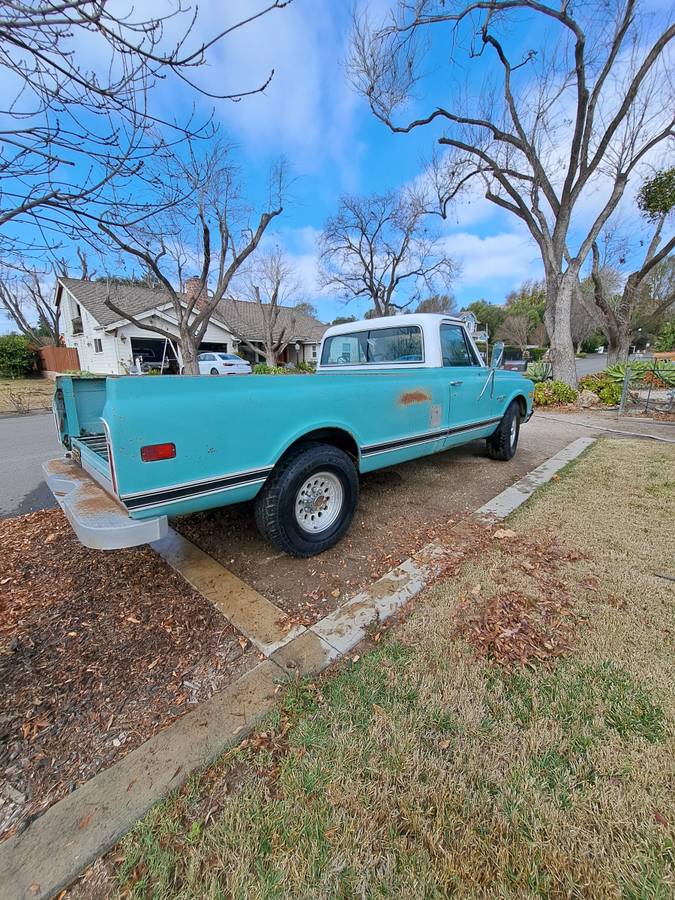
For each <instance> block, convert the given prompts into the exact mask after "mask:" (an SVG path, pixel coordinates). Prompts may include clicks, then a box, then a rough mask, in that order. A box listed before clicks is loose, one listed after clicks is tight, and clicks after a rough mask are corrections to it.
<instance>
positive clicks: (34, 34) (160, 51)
mask: <svg viewBox="0 0 675 900" xmlns="http://www.w3.org/2000/svg"><path fill="white" fill-rule="evenodd" d="M289 2H290V0H267V3H266V5H265V0H262V2H261V6H260V8H259V10H258V11H257V12H256V11H254V12H253V13H252V14H250V15H248V16H246V18H242V19H241V20H240V21H236V20H235V21H231V22H229V23H225V24H224V25H223V27H222V30H221V31H220V32H218V33H215V34H211V35H209V36H208V37H207V38H206V39H199V38H198V37H197V35H198V33H199V24H200V22H201V18H200V14H199V12H198V10H197V9H196V7H195V8H194V9H192V8H191V7H190V6H188V5H187V3H185V2H184V0H177V2H176V3H174V4H172V5H171V8H170V9H168V8H167V9H166V11H165V12H161V11H160V12H158V11H157V8H158V7H159V6H160V4H154V5H153V7H152V15H150V13H148V14H147V15H144V14H143V12H139V11H138V8H137V7H135V6H133V5H129V4H127V5H125V4H121V5H120V4H113V3H108V2H105V0H68V2H63V0H40V2H34V0H13V2H11V3H3V4H2V6H1V7H0V74H1V75H2V83H3V104H2V107H3V109H2V112H3V120H4V121H3V127H2V131H1V132H0V155H1V157H2V166H1V167H0V247H1V248H2V250H3V251H4V253H5V255H6V254H7V252H8V251H9V250H14V251H15V252H16V251H21V250H26V249H30V248H31V247H34V246H35V243H36V241H37V242H38V243H39V245H41V246H43V245H44V243H47V244H48V245H49V244H52V243H53V242H54V241H56V242H58V231H59V230H61V229H63V228H67V227H68V225H69V223H70V224H72V222H73V218H72V216H73V212H85V213H87V214H91V212H92V208H95V209H96V215H98V216H99V217H100V216H102V215H104V214H107V213H108V212H114V203H115V202H116V201H117V199H118V197H119V190H120V188H121V187H122V185H125V186H126V188H128V192H127V197H126V202H127V208H128V209H131V207H132V206H133V205H134V204H135V202H136V198H137V195H138V194H139V193H142V189H143V187H144V186H145V184H146V183H147V175H146V167H147V165H148V163H149V162H150V161H152V160H153V159H154V158H155V157H156V156H157V154H158V153H161V152H163V151H164V150H165V149H166V147H167V146H175V145H176V143H177V142H180V141H181V140H183V139H185V138H186V137H189V138H195V137H210V136H212V135H213V132H214V129H213V126H212V122H211V116H209V115H206V117H205V119H204V120H203V121H202V122H201V123H197V122H195V120H194V118H193V113H191V114H190V115H188V116H187V117H186V118H185V119H183V121H178V120H177V119H173V118H172V117H170V116H166V115H165V113H164V109H163V108H162V106H161V101H160V102H159V103H156V102H155V97H154V95H155V93H156V91H157V90H158V87H159V85H160V84H161V83H162V82H167V81H168V82H169V83H174V84H175V85H176V86H177V87H178V88H179V89H181V90H185V89H186V88H188V89H189V90H191V92H192V93H193V94H195V95H200V94H201V95H203V96H207V97H209V98H213V99H218V100H231V101H237V100H240V99H241V98H242V97H245V96H247V95H249V94H253V93H258V92H260V91H262V90H263V89H264V87H265V86H266V85H267V84H268V83H269V81H270V79H271V77H272V74H273V72H272V73H269V74H268V75H267V76H265V78H264V79H263V83H260V84H258V85H254V86H252V87H246V86H243V85H236V86H234V85H233V86H232V89H231V90H224V91H223V92H222V93H221V94H220V95H216V94H214V93H212V92H209V91H206V90H202V89H201V88H200V87H199V85H198V84H197V82H196V80H195V79H196V78H197V77H198V74H199V70H200V69H201V68H202V67H203V66H204V65H205V64H208V62H209V52H210V51H212V50H213V48H214V46H215V45H217V44H220V43H223V42H225V41H226V40H228V39H229V38H231V37H232V36H233V35H235V34H236V33H237V32H238V30H239V29H241V28H243V27H245V26H246V25H248V24H250V23H251V22H252V21H254V20H256V19H258V18H260V17H261V16H264V15H266V14H267V13H269V12H271V11H272V10H279V9H282V8H283V7H285V6H288V3H289ZM148 9H149V7H148ZM189 105H190V104H189V103H188V107H189ZM113 185H114V186H116V188H117V195H116V196H113V194H112V193H110V190H109V189H110V188H111V187H112V186H113ZM139 188H140V191H139ZM142 202H143V203H145V201H142ZM27 228H28V231H29V234H28V235H27V233H26V230H27ZM54 229H56V231H57V234H56V235H54V234H53V231H54Z"/></svg>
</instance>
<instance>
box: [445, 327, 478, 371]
mask: <svg viewBox="0 0 675 900" xmlns="http://www.w3.org/2000/svg"><path fill="white" fill-rule="evenodd" d="M441 356H442V357H443V365H444V366H477V365H478V361H477V359H476V357H475V354H474V353H473V350H472V348H471V347H470V346H469V342H468V341H467V339H466V335H465V334H464V329H463V328H462V327H461V326H460V325H450V324H449V323H448V324H443V325H441Z"/></svg>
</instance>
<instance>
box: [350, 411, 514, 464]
mask: <svg viewBox="0 0 675 900" xmlns="http://www.w3.org/2000/svg"><path fill="white" fill-rule="evenodd" d="M501 420H502V417H501V416H497V418H493V419H484V420H483V421H482V422H472V424H471V425H458V426H457V428H444V429H443V430H442V431H429V432H427V433H426V434H418V435H415V437H412V438H401V439H400V440H396V441H385V442H384V443H382V444H371V445H369V446H368V447H361V455H362V456H371V455H372V454H374V453H382V452H383V451H384V450H403V449H405V448H406V447H414V446H415V445H416V444H423V443H424V442H425V441H433V440H440V439H441V438H444V437H450V436H451V435H453V434H462V432H465V431H476V430H477V429H479V428H486V427H487V426H488V425H496V424H497V423H499V422H501Z"/></svg>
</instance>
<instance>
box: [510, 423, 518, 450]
mask: <svg viewBox="0 0 675 900" xmlns="http://www.w3.org/2000/svg"><path fill="white" fill-rule="evenodd" d="M517 435H518V419H517V418H516V417H515V416H514V417H513V419H512V420H511V431H510V436H509V439H510V441H511V446H512V447H515V445H516V436H517Z"/></svg>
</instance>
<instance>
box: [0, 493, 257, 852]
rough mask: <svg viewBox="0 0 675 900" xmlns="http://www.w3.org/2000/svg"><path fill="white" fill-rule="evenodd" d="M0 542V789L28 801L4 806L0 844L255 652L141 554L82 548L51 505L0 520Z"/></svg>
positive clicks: (194, 595)
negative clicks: (9, 788)
mask: <svg viewBox="0 0 675 900" xmlns="http://www.w3.org/2000/svg"><path fill="white" fill-rule="evenodd" d="M52 536H53V537H52ZM48 538H50V539H49V540H47V539H48ZM0 545H1V546H2V548H3V549H2V553H1V554H0V582H2V590H1V591H0V642H1V643H2V645H3V647H4V648H6V649H5V652H4V653H0V683H1V684H2V694H1V699H0V703H1V704H2V711H1V712H2V743H0V751H1V752H0V782H7V783H9V782H11V783H15V784H16V786H17V789H18V790H19V792H20V794H22V795H23V796H24V801H23V802H15V801H12V802H11V803H6V804H5V805H4V806H0V840H1V839H3V838H6V837H9V836H10V835H11V834H12V833H14V832H15V831H16V829H17V828H20V827H21V825H22V822H24V821H26V820H27V819H28V818H30V817H31V816H35V815H40V814H41V813H42V812H44V811H45V809H47V808H48V807H49V806H50V805H51V804H52V803H54V802H56V801H57V800H60V799H61V798H62V797H64V796H65V795H66V794H67V793H68V792H69V791H72V790H74V789H75V788H76V787H77V786H78V785H80V784H82V783H83V782H84V781H86V780H87V779H89V778H90V777H91V776H92V775H94V774H95V773H96V772H98V771H101V770H103V769H105V768H107V767H108V766H110V765H111V764H112V763H114V762H116V761H117V760H118V759H121V758H122V757H123V756H124V755H126V754H127V753H128V752H129V751H130V750H133V749H134V748H135V747H137V746H138V745H139V744H140V743H142V742H143V741H144V740H146V739H147V738H149V737H151V736H152V735H153V734H155V733H156V732H157V731H159V730H160V729H161V728H163V727H165V726H166V725H168V724H170V723H171V722H172V721H173V720H175V719H176V718H178V717H179V716H181V715H183V714H184V713H185V712H187V711H188V710H189V709H191V708H193V706H194V704H195V703H196V702H197V701H199V700H206V699H208V698H209V697H210V696H211V695H212V694H213V693H214V692H215V691H216V690H219V689H220V688H221V687H222V686H224V685H225V684H227V683H228V682H229V681H230V680H231V678H232V677H233V675H236V674H238V673H239V671H240V670H241V667H242V665H248V664H249V660H250V659H251V657H249V655H248V653H245V651H248V648H249V647H250V645H249V644H248V642H247V641H246V640H245V639H241V640H243V643H240V638H241V636H240V635H239V633H238V632H236V631H235V630H234V629H233V628H232V627H231V626H230V625H229V624H228V623H227V622H226V621H225V620H224V619H223V618H222V616H221V615H220V614H219V613H218V612H217V611H216V610H215V609H214V607H213V606H212V605H211V604H210V603H209V602H208V601H207V600H205V599H204V598H203V597H201V596H200V595H198V594H197V593H195V592H193V591H192V590H191V588H189V586H188V585H187V584H186V583H185V582H184V581H183V579H181V578H180V576H178V575H177V574H176V573H174V572H173V571H172V570H171V569H170V568H169V567H168V566H167V565H166V564H165V563H164V562H163V561H162V560H161V559H160V558H159V557H158V556H157V555H156V554H155V553H153V551H151V550H150V549H149V548H137V549H133V550H120V551H115V552H111V553H100V552H96V551H94V550H88V549H87V548H85V547H82V546H81V545H80V544H79V543H78V541H77V539H76V538H75V535H74V534H73V531H72V529H71V527H70V525H69V524H68V522H67V520H66V519H65V517H64V516H63V514H62V513H61V511H60V510H45V511H42V512H39V513H32V514H30V515H27V516H21V517H18V518H15V519H4V520H2V521H0Z"/></svg>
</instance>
